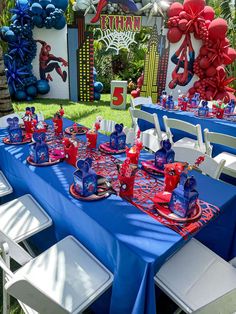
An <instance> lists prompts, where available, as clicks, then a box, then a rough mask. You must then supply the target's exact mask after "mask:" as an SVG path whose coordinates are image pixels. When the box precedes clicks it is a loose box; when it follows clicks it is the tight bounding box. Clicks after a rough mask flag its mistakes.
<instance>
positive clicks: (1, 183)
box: [0, 171, 13, 197]
mask: <svg viewBox="0 0 236 314" xmlns="http://www.w3.org/2000/svg"><path fill="white" fill-rule="evenodd" d="M12 192H13V189H12V186H11V185H10V183H9V182H8V181H7V178H6V177H5V176H4V174H3V172H2V171H0V197H3V196H6V195H8V194H11V193H12Z"/></svg>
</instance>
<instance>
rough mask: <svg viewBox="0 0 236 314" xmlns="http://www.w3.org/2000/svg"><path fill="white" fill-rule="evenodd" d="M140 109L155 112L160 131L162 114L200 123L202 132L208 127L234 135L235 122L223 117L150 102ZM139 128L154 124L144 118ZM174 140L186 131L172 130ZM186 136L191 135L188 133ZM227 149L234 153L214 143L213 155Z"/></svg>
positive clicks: (211, 129)
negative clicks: (195, 113) (208, 115)
mask: <svg viewBox="0 0 236 314" xmlns="http://www.w3.org/2000/svg"><path fill="white" fill-rule="evenodd" d="M141 110H143V111H145V112H148V113H156V114H157V116H158V120H159V123H160V127H161V130H162V131H165V126H164V122H163V116H167V117H168V118H171V119H179V120H183V121H186V122H189V123H192V124H194V125H196V124H200V125H201V127H202V132H203V131H204V129H209V131H211V132H217V133H223V134H227V135H231V136H236V122H230V121H227V120H225V119H217V118H199V117H197V116H195V115H194V112H189V111H181V110H176V111H174V110H171V111H170V110H166V109H164V108H162V107H161V106H160V105H155V104H150V105H142V106H141ZM138 124H139V128H140V130H141V131H146V130H147V129H150V128H153V127H154V126H153V125H152V124H151V123H149V122H146V121H144V120H139V121H138ZM173 135H174V141H177V140H179V139H180V138H182V137H184V136H186V133H184V132H183V131H179V130H173ZM187 136H188V137H192V138H193V136H191V135H190V134H188V135H187ZM223 150H224V151H227V152H230V153H233V154H236V149H231V148H229V147H227V146H222V145H216V144H214V149H213V155H216V154H219V153H220V152H222V151H223Z"/></svg>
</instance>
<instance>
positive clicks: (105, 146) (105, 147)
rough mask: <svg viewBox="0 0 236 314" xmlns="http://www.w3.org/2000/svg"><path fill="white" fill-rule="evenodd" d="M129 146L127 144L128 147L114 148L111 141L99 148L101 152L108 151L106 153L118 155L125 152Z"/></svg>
mask: <svg viewBox="0 0 236 314" xmlns="http://www.w3.org/2000/svg"><path fill="white" fill-rule="evenodd" d="M127 148H128V147H127V146H126V148H124V149H120V150H115V149H112V148H111V147H110V143H109V142H106V143H103V144H100V146H99V150H100V151H101V152H103V153H106V154H111V155H118V154H122V153H125V152H126V149H127Z"/></svg>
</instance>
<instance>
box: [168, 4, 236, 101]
mask: <svg viewBox="0 0 236 314" xmlns="http://www.w3.org/2000/svg"><path fill="white" fill-rule="evenodd" d="M168 17H169V19H168V22H167V26H168V28H169V30H168V34H167V38H168V40H169V41H170V42H171V43H177V42H178V41H180V40H181V39H182V36H189V34H190V33H192V34H193V35H194V37H195V38H196V39H197V40H202V47H201V49H200V52H199V55H198V57H197V58H196V59H195V61H194V65H193V70H194V74H196V75H197V76H198V77H199V80H198V81H197V82H195V83H194V85H193V87H192V88H190V90H189V96H190V97H192V96H193V95H194V94H195V93H199V94H200V96H201V98H202V99H207V100H211V99H216V100H217V99H222V100H223V99H225V101H229V100H230V99H232V98H234V95H233V93H234V92H235V90H234V89H232V88H230V87H229V86H228V85H229V84H230V83H231V82H232V81H233V80H234V79H233V78H227V74H226V71H225V65H229V64H231V63H233V62H234V61H235V59H236V51H235V50H234V49H233V48H231V47H230V42H229V40H228V38H227V37H226V34H227V30H228V25H227V22H226V21H225V20H224V19H222V18H217V19H214V17H215V12H214V10H213V8H211V7H210V6H206V5H205V0H185V1H184V3H183V4H181V3H179V2H174V3H173V4H172V5H171V6H170V8H169V10H168Z"/></svg>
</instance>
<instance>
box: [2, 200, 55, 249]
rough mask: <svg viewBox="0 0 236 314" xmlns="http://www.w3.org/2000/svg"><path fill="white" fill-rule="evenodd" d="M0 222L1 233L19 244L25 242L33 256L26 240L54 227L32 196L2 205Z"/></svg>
mask: <svg viewBox="0 0 236 314" xmlns="http://www.w3.org/2000/svg"><path fill="white" fill-rule="evenodd" d="M0 222H1V223H0V231H2V232H4V233H5V234H7V236H9V237H10V238H11V239H13V240H14V241H16V242H17V243H19V242H22V241H23V243H24V245H25V246H26V248H27V249H28V250H29V251H30V253H31V254H33V252H32V250H30V247H29V246H28V244H27V242H26V240H27V239H29V238H30V237H31V236H33V235H35V234H36V233H38V232H40V231H42V230H44V229H46V228H48V227H49V226H51V225H52V219H51V218H50V217H49V216H48V215H47V213H46V212H45V211H44V210H43V208H42V207H41V206H40V205H39V203H38V202H37V201H36V200H35V199H34V198H33V197H32V196H31V195H30V194H26V195H24V196H21V197H19V198H16V199H14V200H12V201H10V202H7V203H5V204H3V205H0Z"/></svg>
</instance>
